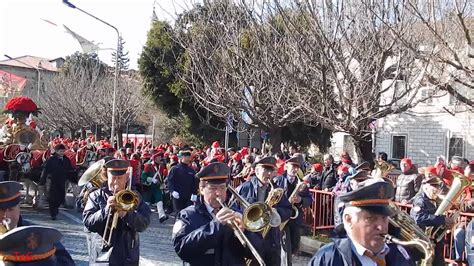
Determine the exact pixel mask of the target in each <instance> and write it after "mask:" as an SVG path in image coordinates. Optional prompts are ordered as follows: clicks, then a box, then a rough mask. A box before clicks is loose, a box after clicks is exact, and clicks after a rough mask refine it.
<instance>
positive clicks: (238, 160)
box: [230, 152, 244, 177]
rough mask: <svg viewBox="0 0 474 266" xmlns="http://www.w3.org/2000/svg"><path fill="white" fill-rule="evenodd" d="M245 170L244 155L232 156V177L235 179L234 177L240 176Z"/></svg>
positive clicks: (236, 154)
mask: <svg viewBox="0 0 474 266" xmlns="http://www.w3.org/2000/svg"><path fill="white" fill-rule="evenodd" d="M243 168H244V165H243V163H242V155H241V154H240V153H238V152H236V153H235V154H234V155H233V156H232V165H231V167H230V170H231V172H230V175H231V177H234V176H236V175H238V174H239V173H240V172H241V171H242V169H243Z"/></svg>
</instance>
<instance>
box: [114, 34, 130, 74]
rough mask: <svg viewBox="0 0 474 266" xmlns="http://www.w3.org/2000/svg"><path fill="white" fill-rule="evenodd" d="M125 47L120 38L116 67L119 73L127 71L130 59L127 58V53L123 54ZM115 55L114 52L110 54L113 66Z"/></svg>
mask: <svg viewBox="0 0 474 266" xmlns="http://www.w3.org/2000/svg"><path fill="white" fill-rule="evenodd" d="M124 45H125V41H124V40H123V38H122V36H120V38H119V46H118V67H119V71H127V70H128V63H129V62H130V58H129V56H128V51H127V52H124V50H123V47H124ZM115 54H116V51H113V52H112V62H113V63H114V66H115Z"/></svg>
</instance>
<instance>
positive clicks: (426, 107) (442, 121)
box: [375, 92, 474, 166]
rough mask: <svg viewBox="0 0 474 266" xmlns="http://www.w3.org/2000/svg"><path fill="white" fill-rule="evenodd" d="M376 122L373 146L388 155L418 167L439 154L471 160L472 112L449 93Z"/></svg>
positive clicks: (473, 152) (473, 138)
mask: <svg viewBox="0 0 474 266" xmlns="http://www.w3.org/2000/svg"><path fill="white" fill-rule="evenodd" d="M468 97H469V98H472V97H474V92H471V93H470V95H469V94H468ZM377 122H378V123H377V124H378V126H377V132H376V134H375V136H376V137H375V149H376V152H377V153H378V152H382V151H383V152H386V153H387V154H388V157H389V158H403V157H408V158H411V159H412V160H413V161H414V163H416V164H418V165H419V166H425V165H429V164H434V163H435V160H436V157H437V156H439V155H443V156H445V157H446V159H447V160H449V159H450V158H451V157H452V156H454V155H458V156H462V157H464V158H467V159H468V160H472V159H474V113H473V112H472V111H468V110H467V108H466V106H464V105H463V104H460V103H456V101H455V99H454V97H452V96H450V95H445V96H442V97H439V98H432V99H430V100H428V101H427V102H423V103H420V104H418V105H417V106H416V107H415V108H413V109H411V110H409V111H407V112H405V113H403V114H399V115H389V116H387V117H385V118H383V119H380V120H379V121H377Z"/></svg>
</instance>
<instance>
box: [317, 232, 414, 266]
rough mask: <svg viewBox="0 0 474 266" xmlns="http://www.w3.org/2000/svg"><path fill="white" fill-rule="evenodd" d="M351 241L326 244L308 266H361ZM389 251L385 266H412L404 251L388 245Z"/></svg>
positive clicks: (411, 261) (393, 245) (345, 239)
mask: <svg viewBox="0 0 474 266" xmlns="http://www.w3.org/2000/svg"><path fill="white" fill-rule="evenodd" d="M351 246H352V245H351V240H350V239H349V238H342V239H337V240H335V241H334V242H332V243H329V244H326V245H325V246H324V247H322V248H321V249H320V250H318V252H317V253H316V254H315V255H314V257H313V258H312V259H311V261H310V262H309V264H308V266H330V265H331V266H342V265H356V266H363V265H362V264H361V262H360V261H359V259H358V258H357V255H356V254H355V253H354V252H353V251H352V247H351ZM388 247H389V248H390V251H389V252H388V254H387V255H386V256H385V262H386V263H387V264H386V265H387V266H414V265H415V261H414V260H412V259H411V258H410V257H409V255H408V253H407V252H406V250H405V249H404V248H403V247H401V246H397V245H395V244H390V245H388Z"/></svg>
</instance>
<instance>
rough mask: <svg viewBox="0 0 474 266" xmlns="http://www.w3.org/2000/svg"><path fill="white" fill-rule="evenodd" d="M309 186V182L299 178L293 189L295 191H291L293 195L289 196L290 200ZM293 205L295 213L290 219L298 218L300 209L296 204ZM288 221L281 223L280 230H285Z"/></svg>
mask: <svg viewBox="0 0 474 266" xmlns="http://www.w3.org/2000/svg"><path fill="white" fill-rule="evenodd" d="M307 187H308V184H306V183H305V182H303V181H301V180H300V179H298V183H297V184H296V186H295V189H294V190H293V192H291V195H290V196H289V197H288V200H289V201H290V202H291V199H292V198H294V197H296V196H297V195H298V193H300V192H302V191H303V190H304V189H305V188H307ZM291 207H292V209H293V214H292V215H291V217H290V219H293V220H294V219H296V218H298V215H299V211H298V208H297V207H296V206H295V205H293V204H292V205H291ZM288 221H289V220H287V221H284V222H283V223H282V224H281V225H280V230H283V228H285V225H286V223H288Z"/></svg>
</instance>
